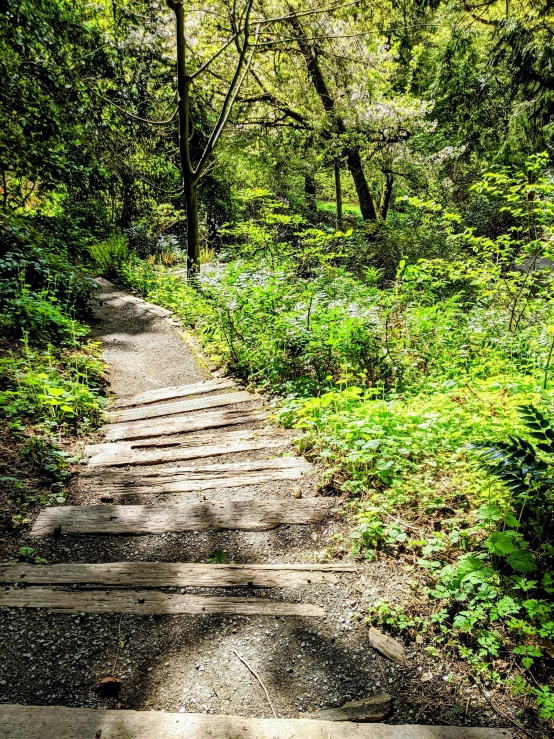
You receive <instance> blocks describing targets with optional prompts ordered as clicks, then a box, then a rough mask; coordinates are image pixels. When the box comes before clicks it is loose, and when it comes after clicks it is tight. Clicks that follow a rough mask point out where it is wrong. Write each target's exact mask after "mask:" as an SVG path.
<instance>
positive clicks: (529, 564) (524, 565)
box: [507, 549, 537, 573]
mask: <svg viewBox="0 0 554 739" xmlns="http://www.w3.org/2000/svg"><path fill="white" fill-rule="evenodd" d="M507 562H508V564H509V565H510V567H511V568H512V569H513V570H515V571H516V572H522V573H526V572H534V571H535V570H536V569H537V564H536V562H535V560H534V559H533V556H532V555H531V553H530V552H527V551H525V550H524V549H518V550H517V551H515V552H512V553H511V554H510V555H509V556H508V558H507Z"/></svg>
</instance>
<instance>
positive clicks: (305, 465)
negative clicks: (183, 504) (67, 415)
mask: <svg viewBox="0 0 554 739" xmlns="http://www.w3.org/2000/svg"><path fill="white" fill-rule="evenodd" d="M113 446H116V445H115V444H114V445H113ZM117 446H118V445H117ZM281 469H284V470H294V472H295V474H297V475H299V476H301V475H303V474H306V473H308V472H311V471H312V470H313V466H312V464H311V463H310V462H307V461H306V459H305V458H304V457H275V459H254V460H252V461H248V462H225V463H213V464H210V465H206V466H202V467H159V466H154V467H147V468H145V469H141V470H112V469H109V470H89V469H85V470H83V472H82V473H81V474H80V477H82V478H83V479H85V480H88V479H95V480H96V479H98V480H102V481H103V482H107V481H109V480H119V481H122V482H126V481H129V480H134V479H135V478H136V477H140V478H153V479H161V478H168V479H174V478H175V477H176V476H177V477H183V476H186V477H188V476H191V477H193V478H198V479H204V477H215V478H217V477H220V476H223V475H227V474H230V473H238V474H240V473H241V472H256V471H264V470H281Z"/></svg>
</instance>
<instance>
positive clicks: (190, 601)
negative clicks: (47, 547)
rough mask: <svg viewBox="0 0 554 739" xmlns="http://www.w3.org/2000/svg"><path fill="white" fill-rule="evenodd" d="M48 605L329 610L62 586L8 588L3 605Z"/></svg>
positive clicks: (109, 609)
mask: <svg viewBox="0 0 554 739" xmlns="http://www.w3.org/2000/svg"><path fill="white" fill-rule="evenodd" d="M2 607H4V608H46V609H48V610H49V611H56V612H57V613H136V614H148V615H153V614H156V615H160V614H171V615H174V616H176V615H180V614H188V615H196V614H202V613H236V614H243V615H249V616H308V617H313V618H320V617H322V616H324V615H325V611H324V610H323V609H322V608H320V607H319V606H314V605H311V604H308V603H286V602H284V601H273V600H267V599H265V598H234V597H231V596H229V597H225V596H224V597H215V596H211V595H209V596H208V595H181V593H161V592H160V591H158V590H139V591H134V590H112V591H106V590H83V591H76V590H73V589H70V590H63V589H61V588H44V587H34V586H31V587H29V588H21V587H18V588H15V587H4V588H3V589H2V590H0V608H2Z"/></svg>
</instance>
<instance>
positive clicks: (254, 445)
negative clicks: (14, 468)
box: [88, 431, 287, 467]
mask: <svg viewBox="0 0 554 739" xmlns="http://www.w3.org/2000/svg"><path fill="white" fill-rule="evenodd" d="M286 441H287V440H286V438H284V437H283V436H282V435H277V434H271V435H269V434H263V433H260V432H259V431H251V432H250V433H249V434H248V435H243V436H233V437H230V438H229V437H226V436H225V435H223V434H222V435H221V440H220V441H219V442H217V443H215V444H205V445H204V444H202V445H199V446H196V445H187V446H179V447H177V448H175V447H171V448H169V449H152V450H136V451H135V450H133V449H132V448H130V447H128V448H126V449H125V448H122V447H121V446H120V445H119V444H105V445H103V446H104V448H103V450H102V451H101V452H97V453H95V454H93V455H92V457H90V458H89V460H88V466H89V467H120V466H125V465H139V466H140V465H149V464H163V463H164V462H178V461H186V460H188V459H203V458H205V457H219V456H221V455H223V454H234V453H237V452H251V451H255V450H257V449H274V448H275V447H278V446H282V445H283V444H284V443H286ZM110 447H114V448H110Z"/></svg>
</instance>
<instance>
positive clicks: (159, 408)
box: [105, 390, 260, 423]
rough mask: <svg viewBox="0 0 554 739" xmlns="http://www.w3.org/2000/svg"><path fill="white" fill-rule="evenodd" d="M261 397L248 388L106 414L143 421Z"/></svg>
mask: <svg viewBox="0 0 554 739" xmlns="http://www.w3.org/2000/svg"><path fill="white" fill-rule="evenodd" d="M259 398H260V396H259V395H257V394H256V393H247V392H246V390H240V391H239V392H236V393H227V394H226V395H213V396H211V395H210V396H208V397H205V398H194V399H193V400H178V401H177V402H175V403H160V404H159V405H155V404H154V405H146V406H140V407H139V408H130V409H128V410H122V411H110V412H108V413H106V414H105V417H106V420H107V421H108V422H109V423H125V422H127V421H141V420H143V419H146V418H161V417H162V416H174V415H177V414H180V413H191V412H192V411H201V410H203V409H207V408H219V407H221V406H224V405H234V404H235V403H248V402H250V401H252V400H259Z"/></svg>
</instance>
